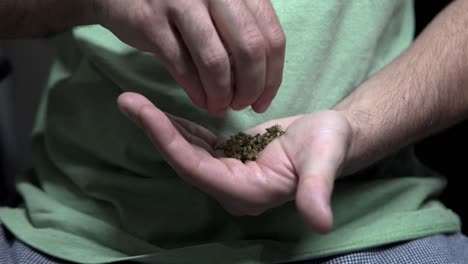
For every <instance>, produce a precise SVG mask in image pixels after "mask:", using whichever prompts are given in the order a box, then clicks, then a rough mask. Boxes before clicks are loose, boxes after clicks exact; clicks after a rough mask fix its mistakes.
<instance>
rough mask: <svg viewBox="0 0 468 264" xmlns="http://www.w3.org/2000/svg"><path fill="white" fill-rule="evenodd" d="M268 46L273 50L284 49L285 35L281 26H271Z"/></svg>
mask: <svg viewBox="0 0 468 264" xmlns="http://www.w3.org/2000/svg"><path fill="white" fill-rule="evenodd" d="M267 38H268V46H269V47H270V49H271V50H273V51H283V50H285V49H286V35H285V33H284V31H283V29H282V28H281V26H279V25H278V26H273V27H271V29H270V32H269V33H268V36H267Z"/></svg>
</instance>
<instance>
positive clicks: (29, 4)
mask: <svg viewBox="0 0 468 264" xmlns="http://www.w3.org/2000/svg"><path fill="white" fill-rule="evenodd" d="M96 2H97V1H96V0H79V1H72V0H39V1H32V0H1V1H0V17H1V19H0V38H16V37H40V36H47V35H51V34H55V33H58V32H61V31H64V30H66V29H68V28H71V27H73V26H78V25H85V24H93V23H96V22H97V11H98V10H96V9H97V7H98V5H97V4H96Z"/></svg>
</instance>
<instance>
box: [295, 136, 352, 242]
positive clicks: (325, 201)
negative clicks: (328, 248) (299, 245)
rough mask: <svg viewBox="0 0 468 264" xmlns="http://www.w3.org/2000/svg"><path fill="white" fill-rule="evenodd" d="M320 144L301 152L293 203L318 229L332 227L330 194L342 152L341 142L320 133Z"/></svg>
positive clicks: (338, 170) (322, 229)
mask: <svg viewBox="0 0 468 264" xmlns="http://www.w3.org/2000/svg"><path fill="white" fill-rule="evenodd" d="M320 141H321V143H322V144H320V146H317V147H311V148H309V149H306V150H304V151H303V152H302V155H301V156H302V157H301V158H300V159H299V161H300V162H299V163H298V165H299V166H297V169H298V171H297V172H298V175H299V183H298V187H297V192H296V206H297V209H298V211H299V213H300V214H301V215H302V217H303V218H304V220H305V221H306V222H307V223H309V224H310V225H311V226H312V227H313V228H314V229H315V230H317V231H318V232H320V233H327V232H329V231H331V229H332V227H333V213H332V210H331V205H330V204H331V196H332V192H333V185H334V182H335V179H336V177H337V176H338V174H339V173H340V170H341V166H342V164H343V161H344V158H345V154H346V148H345V147H344V146H346V144H344V143H345V142H340V141H341V140H340V139H339V138H337V137H329V136H323V137H321V138H320Z"/></svg>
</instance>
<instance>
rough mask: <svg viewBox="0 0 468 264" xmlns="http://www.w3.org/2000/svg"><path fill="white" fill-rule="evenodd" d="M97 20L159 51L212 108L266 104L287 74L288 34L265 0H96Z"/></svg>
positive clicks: (205, 105) (137, 43) (262, 106)
mask: <svg viewBox="0 0 468 264" xmlns="http://www.w3.org/2000/svg"><path fill="white" fill-rule="evenodd" d="M98 3H99V4H98V5H99V7H98V9H99V10H101V13H103V14H105V15H103V16H101V18H100V23H101V24H102V25H103V26H105V27H107V28H108V29H109V30H111V31H112V32H113V33H114V34H116V35H117V36H118V37H119V38H120V39H121V40H123V41H124V42H126V43H128V44H130V45H132V46H134V47H136V48H138V49H141V50H144V51H147V52H150V53H152V54H154V55H156V57H158V58H159V59H160V60H161V62H162V63H163V64H164V65H165V67H166V68H167V69H168V70H169V72H170V73H171V75H172V76H173V77H174V78H175V80H176V81H177V82H178V83H179V84H180V85H181V86H182V87H183V88H184V90H185V91H186V93H187V94H188V95H189V96H190V98H191V99H192V101H193V102H194V103H195V104H196V105H198V106H200V107H203V108H206V109H208V111H209V112H210V113H211V114H214V115H221V114H223V113H225V112H226V111H227V110H228V109H229V108H232V109H235V110H240V109H243V108H245V107H247V106H249V105H251V106H252V108H253V110H254V111H256V112H264V111H265V110H266V109H267V108H268V106H269V105H270V103H271V102H272V100H273V98H274V97H275V95H276V93H277V90H278V88H279V86H280V84H281V81H282V74H283V65H284V56H285V35H284V32H283V30H282V27H281V25H280V23H279V21H278V18H277V16H276V14H275V11H274V9H273V7H272V5H271V3H270V1H268V0H248V1H243V0H239V1H232V0H191V1H188V0H165V1H164V0H153V1H142V0H136V1H128V0H99V1H98Z"/></svg>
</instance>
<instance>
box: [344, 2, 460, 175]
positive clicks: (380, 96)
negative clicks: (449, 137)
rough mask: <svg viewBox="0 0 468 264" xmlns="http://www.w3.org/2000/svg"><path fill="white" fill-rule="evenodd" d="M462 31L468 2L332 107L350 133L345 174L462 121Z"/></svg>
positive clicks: (442, 17) (456, 4) (457, 5)
mask: <svg viewBox="0 0 468 264" xmlns="http://www.w3.org/2000/svg"><path fill="white" fill-rule="evenodd" d="M467 26H468V1H465V0H459V1H455V2H454V3H453V4H451V5H450V6H449V7H448V8H447V9H446V10H444V11H443V12H441V13H440V14H439V16H438V17H437V18H436V19H435V20H434V21H433V22H432V23H431V24H430V25H429V26H428V27H427V29H426V30H425V31H424V32H423V33H422V34H421V35H420V36H419V37H418V39H417V40H416V41H415V43H414V44H413V45H412V46H411V47H410V48H409V49H408V50H407V51H406V52H404V53H403V54H402V55H401V56H400V57H399V58H397V59H396V60H395V61H394V62H392V63H391V64H389V65H388V66H387V67H386V68H384V69H383V70H382V71H381V72H379V73H378V74H376V75H375V76H373V77H372V78H371V79H369V80H368V81H366V82H365V83H363V84H362V85H361V86H360V87H359V88H358V89H356V90H355V91H354V92H353V93H352V94H350V95H349V96H348V97H346V98H345V99H344V100H343V101H342V102H340V103H339V104H338V105H337V106H336V107H335V108H336V110H339V111H340V112H342V113H343V114H344V115H345V116H346V117H347V118H348V120H349V121H350V123H351V126H352V127H353V131H354V135H353V140H352V143H351V144H352V145H351V147H350V151H349V152H348V155H347V156H348V158H347V160H348V162H347V163H346V164H347V165H346V166H345V168H344V170H345V173H351V172H354V171H356V170H358V169H360V168H363V167H365V166H367V165H369V164H371V163H372V162H374V161H376V160H378V159H380V158H382V157H383V156H385V155H387V154H389V153H391V152H393V151H395V150H397V149H399V148H401V147H403V146H405V145H408V144H410V143H412V142H415V141H416V140H418V139H421V138H423V137H425V136H428V135H430V134H431V133H435V132H437V131H439V130H442V129H444V128H446V127H448V126H450V125H452V124H454V123H456V122H459V121H460V120H462V119H464V118H466V116H467V114H468V87H467V84H468V82H467V81H468V80H467V79H468V31H467V30H466V28H467Z"/></svg>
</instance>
